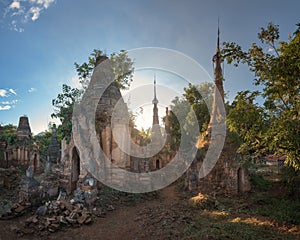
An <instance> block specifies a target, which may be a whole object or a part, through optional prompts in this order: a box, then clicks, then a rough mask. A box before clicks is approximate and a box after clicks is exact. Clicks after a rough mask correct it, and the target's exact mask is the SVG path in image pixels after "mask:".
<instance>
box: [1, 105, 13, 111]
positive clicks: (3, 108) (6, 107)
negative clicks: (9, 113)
mask: <svg viewBox="0 0 300 240" xmlns="http://www.w3.org/2000/svg"><path fill="white" fill-rule="evenodd" d="M9 109H11V106H9V105H5V106H3V107H2V106H0V111H2V110H9Z"/></svg>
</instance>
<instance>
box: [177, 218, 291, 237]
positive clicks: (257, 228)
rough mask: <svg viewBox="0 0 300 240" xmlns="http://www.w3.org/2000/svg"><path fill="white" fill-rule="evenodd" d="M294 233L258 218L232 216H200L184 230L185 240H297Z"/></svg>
mask: <svg viewBox="0 0 300 240" xmlns="http://www.w3.org/2000/svg"><path fill="white" fill-rule="evenodd" d="M295 237H296V236H295V234H293V233H284V232H280V231H279V230H278V229H277V228H276V227H275V226H272V223H271V222H268V221H261V220H259V219H257V218H244V219H241V218H233V217H231V216H230V215H228V216H226V215H225V216H224V215H221V216H220V217H217V218H214V217H209V216H207V215H200V216H199V217H198V218H197V219H196V221H195V222H193V223H191V224H189V225H188V226H187V227H186V228H185V230H184V237H183V239H195V240H196V239H201V240H205V239H231V240H240V239H245V240H260V239H266V240H268V239H270V240H271V239H272V240H274V239H278V240H279V239H285V240H289V239H291V240H292V239H297V237H296V238H295Z"/></svg>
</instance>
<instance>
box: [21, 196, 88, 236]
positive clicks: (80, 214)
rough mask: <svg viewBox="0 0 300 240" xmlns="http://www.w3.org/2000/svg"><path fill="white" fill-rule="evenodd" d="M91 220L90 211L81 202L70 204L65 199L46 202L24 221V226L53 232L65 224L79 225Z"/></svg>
mask: <svg viewBox="0 0 300 240" xmlns="http://www.w3.org/2000/svg"><path fill="white" fill-rule="evenodd" d="M91 222H92V213H91V212H90V211H89V210H88V209H87V208H85V207H84V206H83V204H80V203H77V204H71V203H69V202H67V201H65V200H55V201H50V202H47V203H46V204H45V205H43V206H41V207H39V208H38V209H37V210H36V212H35V214H34V215H33V216H31V217H29V218H28V219H27V220H26V221H25V224H26V227H31V228H34V229H36V230H38V231H43V230H47V231H49V232H55V231H57V230H59V229H60V228H62V227H66V226H74V227H75V226H80V225H82V224H89V223H91Z"/></svg>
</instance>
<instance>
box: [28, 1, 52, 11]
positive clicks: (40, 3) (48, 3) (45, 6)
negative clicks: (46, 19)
mask: <svg viewBox="0 0 300 240" xmlns="http://www.w3.org/2000/svg"><path fill="white" fill-rule="evenodd" d="M54 1H55V0H30V3H36V4H39V5H42V6H43V7H44V8H45V9H47V8H48V7H49V6H50V5H51V4H52V3H54Z"/></svg>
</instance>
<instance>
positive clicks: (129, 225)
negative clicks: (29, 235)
mask: <svg viewBox="0 0 300 240" xmlns="http://www.w3.org/2000/svg"><path fill="white" fill-rule="evenodd" d="M177 194H178V193H177V192H176V189H175V185H171V186H168V187H166V188H165V189H163V190H161V191H160V196H159V198H158V199H154V200H150V201H145V202H142V203H138V204H136V205H135V206H124V207H121V208H118V209H116V210H115V211H113V212H111V213H109V214H108V215H107V216H106V217H105V218H96V219H95V221H94V222H93V224H91V225H89V226H82V227H80V228H77V229H66V230H65V231H64V232H63V231H60V232H57V233H54V234H51V235H50V236H49V239H51V240H52V239H53V240H55V239H60V240H67V239H73V240H77V239H101V240H102V239H103V240H106V239H107V240H118V239H122V240H127V239H128V240H133V239H154V238H151V237H150V236H147V231H146V229H145V227H146V228H147V227H149V226H144V224H143V223H144V221H145V220H146V219H143V217H149V216H150V218H152V219H153V220H154V221H155V217H153V215H151V213H150V214H147V213H148V212H151V211H154V210H157V209H161V210H162V211H165V209H168V208H169V207H170V206H172V205H173V204H175V203H177V201H178V196H177ZM148 215H149V216H148ZM156 239H157V238H156Z"/></svg>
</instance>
